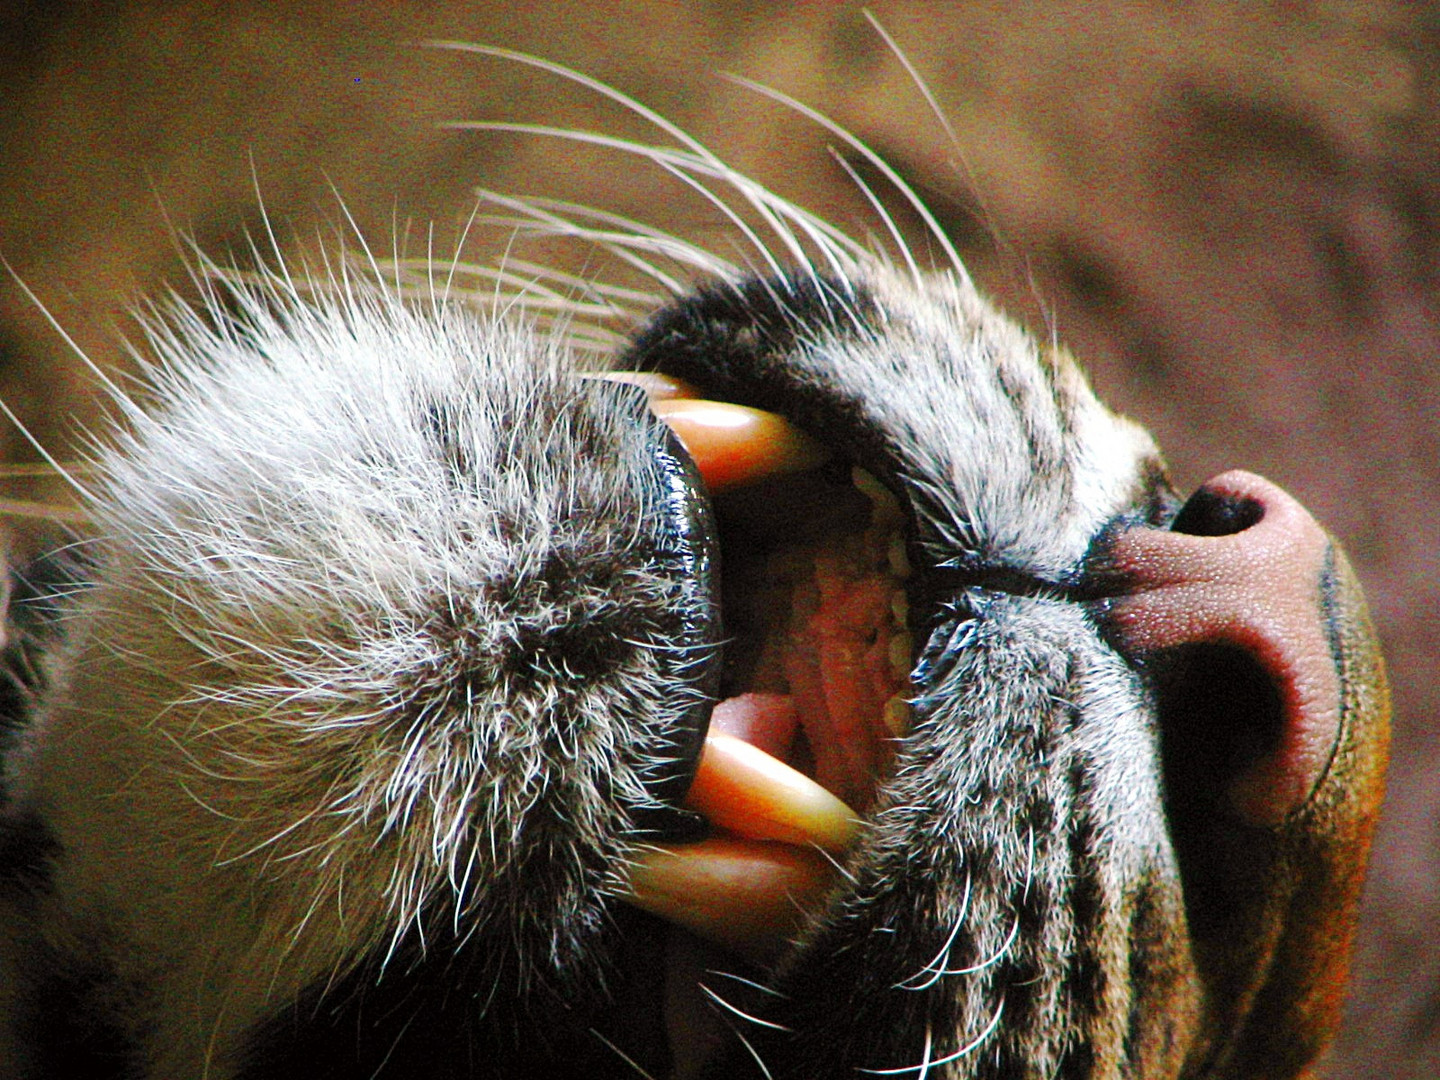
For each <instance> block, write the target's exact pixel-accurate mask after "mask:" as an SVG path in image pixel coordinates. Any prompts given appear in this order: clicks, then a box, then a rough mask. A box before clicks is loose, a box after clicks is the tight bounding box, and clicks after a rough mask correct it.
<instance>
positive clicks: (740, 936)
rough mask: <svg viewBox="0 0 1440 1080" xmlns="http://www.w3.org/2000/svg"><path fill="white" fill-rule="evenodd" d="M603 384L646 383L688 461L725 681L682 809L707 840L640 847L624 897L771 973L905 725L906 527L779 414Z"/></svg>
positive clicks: (813, 906)
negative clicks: (716, 561) (700, 493)
mask: <svg viewBox="0 0 1440 1080" xmlns="http://www.w3.org/2000/svg"><path fill="white" fill-rule="evenodd" d="M608 377H609V378H615V379H619V380H622V381H626V382H634V383H638V384H639V385H642V386H644V387H645V389H646V390H647V392H648V394H649V397H650V408H651V409H652V411H653V412H655V413H656V414H657V415H658V416H659V417H660V418H661V419H662V420H663V421H664V422H665V423H666V424H667V425H668V426H669V428H670V429H671V431H673V432H674V433H675V435H676V436H677V438H678V439H679V441H680V442H681V443H682V445H683V446H684V447H685V449H686V451H687V452H688V454H689V456H690V458H691V459H692V460H693V462H694V464H695V466H696V471H697V472H698V474H699V476H700V478H701V480H702V481H703V483H704V486H705V487H706V489H707V492H706V493H705V494H706V495H708V498H709V501H710V505H711V507H712V509H713V512H714V518H715V522H716V526H717V532H718V534H719V542H720V549H721V562H722V565H723V569H722V573H721V575H720V577H721V582H722V587H721V592H722V595H721V608H722V611H723V616H724V623H725V643H724V649H723V661H722V664H723V669H722V671H721V674H720V678H719V692H718V694H717V695H716V701H717V703H716V704H715V706H714V709H713V712H712V714H711V717H710V732H709V735H708V737H707V739H706V741H705V745H704V749H703V751H702V753H701V755H700V759H699V762H698V764H697V765H696V767H695V770H694V778H693V782H692V783H691V786H690V789H689V793H688V795H686V797H685V799H684V801H683V806H684V807H685V808H686V809H688V810H691V811H694V812H697V813H699V814H701V815H702V816H703V817H704V818H705V819H706V820H707V822H708V823H709V826H710V835H709V836H708V837H706V838H705V839H703V840H700V841H698V842H692V843H675V844H660V845H656V846H654V847H651V848H647V849H646V850H645V851H644V852H642V854H641V856H640V858H639V860H638V862H637V864H636V865H635V867H634V868H633V873H632V876H631V882H630V887H631V896H630V897H629V899H630V900H631V902H633V903H635V904H636V905H637V906H639V907H641V908H644V909H646V910H648V911H650V912H652V913H653V914H657V915H660V916H661V917H663V918H665V919H667V920H669V921H670V922H672V923H675V924H678V925H680V926H682V927H684V928H686V929H688V930H690V931H693V932H695V933H697V934H698V935H699V936H700V937H702V938H704V939H707V940H709V941H711V942H713V943H717V944H720V945H721V946H723V947H725V948H726V949H728V950H730V951H732V952H735V953H737V954H739V955H741V956H744V957H746V958H748V959H751V960H755V961H759V962H761V963H770V962H773V961H774V960H775V959H776V958H777V957H778V956H779V955H781V954H782V953H783V951H784V949H785V947H786V946H787V945H788V944H789V943H790V942H791V941H793V940H794V939H795V938H796V937H797V935H798V933H799V931H800V929H801V928H802V926H803V925H804V922H805V920H806V918H807V917H808V916H810V915H812V914H814V913H815V912H816V911H818V910H819V909H820V908H821V907H823V905H824V902H825V899H826V897H827V896H828V894H829V893H830V892H831V891H832V890H833V888H834V887H835V885H836V884H837V882H838V880H839V871H838V869H837V860H838V859H839V857H840V856H841V855H843V853H844V851H845V849H846V848H847V847H848V846H849V845H850V844H851V842H852V841H853V839H854V837H855V835H856V831H857V827H858V822H859V819H860V816H861V815H862V814H864V813H866V812H867V811H868V810H869V809H870V808H871V806H872V804H873V802H874V801H875V796H876V791H877V788H878V786H879V784H880V783H881V781H882V780H883V779H884V778H885V777H886V776H888V775H889V773H890V772H891V770H892V768H893V764H894V758H895V752H896V748H897V741H898V739H899V738H900V737H902V736H903V735H904V734H905V733H906V732H907V730H908V727H909V723H910V712H909V705H908V703H907V698H908V697H909V696H910V695H911V693H912V691H911V686H910V681H909V672H910V669H911V666H912V660H913V643H912V638H911V633H910V617H909V601H908V599H907V593H906V582H907V579H908V578H909V576H910V567H909V565H908V559H907V556H906V545H905V540H904V526H905V515H904V512H903V510H902V508H901V506H900V503H899V502H898V500H897V499H896V497H895V496H894V495H893V494H892V493H891V492H890V491H889V490H888V489H887V488H885V487H884V486H883V485H882V484H881V483H880V482H879V481H877V480H876V479H875V478H874V477H873V476H871V475H870V474H869V473H867V472H866V471H864V470H863V469H861V468H859V467H858V466H855V465H853V464H852V463H850V462H848V461H846V460H844V459H843V458H842V457H840V456H839V455H837V454H836V453H834V452H833V451H831V450H830V449H828V448H826V447H824V446H822V445H821V444H819V443H817V442H816V441H815V440H814V439H812V438H811V437H809V436H807V435H805V434H804V433H802V432H800V431H799V430H798V429H796V428H795V427H793V426H792V425H791V424H789V423H788V422H787V421H785V420H784V419H783V418H781V417H779V416H778V415H776V414H774V413H768V412H761V411H759V410H755V409H750V408H747V407H744V406H739V405H732V404H728V403H724V402H714V401H705V400H702V399H699V398H698V396H696V392H695V391H694V390H693V389H692V388H690V387H688V386H686V385H685V384H683V383H679V382H677V381H675V380H672V379H667V378H664V377H657V376H652V375H639V374H635V373H617V374H614V375H611V376H608Z"/></svg>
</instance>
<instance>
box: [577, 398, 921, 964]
mask: <svg viewBox="0 0 1440 1080" xmlns="http://www.w3.org/2000/svg"><path fill="white" fill-rule="evenodd" d="M592 377H595V378H602V379H610V380H614V381H619V382H627V383H632V384H634V385H637V386H641V387H643V388H644V389H645V391H646V392H647V394H648V395H649V401H650V408H651V410H652V411H653V412H654V413H655V414H656V415H657V416H658V417H659V418H660V419H661V420H663V421H664V422H665V423H666V425H667V426H669V427H670V429H671V430H672V431H674V432H675V435H676V436H677V437H678V438H679V440H680V442H681V443H682V444H683V445H684V446H685V449H686V451H687V452H688V453H689V455H690V457H691V458H692V460H693V461H694V462H695V465H696V468H697V470H698V471H699V473H700V475H701V477H702V478H703V480H704V481H705V484H706V486H707V488H708V489H709V490H710V492H711V493H712V494H713V493H716V492H721V491H724V490H726V489H729V488H735V487H741V486H744V485H746V484H750V483H754V482H756V481H757V480H760V479H763V478H765V477H768V476H776V475H781V474H786V473H795V472H803V471H806V470H809V469H813V468H815V467H817V466H819V465H821V464H823V463H824V462H825V461H827V460H828V459H829V458H830V457H831V453H830V451H829V450H828V449H826V447H825V446H824V445H823V444H821V443H819V442H817V441H816V440H815V439H813V438H812V437H811V436H809V435H807V434H805V433H804V432H803V431H801V430H799V429H798V428H796V427H795V426H794V425H793V424H791V423H790V422H789V421H787V420H785V419H784V418H783V417H781V416H778V415H776V414H775V413H770V412H764V411H762V410H759V409H752V408H749V407H747V406H743V405H735V404H731V403H729V402H722V401H711V400H706V399H703V398H700V397H699V396H698V394H697V391H696V390H695V389H694V388H693V387H691V386H689V385H687V384H685V383H683V382H682V381H680V380H678V379H673V378H670V377H669V376H664V375H658V374H652V373H645V372H610V373H605V374H602V375H596V376H592ZM852 479H853V481H854V484H855V486H856V487H857V488H858V489H859V490H860V492H861V493H862V494H864V495H865V496H866V498H868V499H869V500H870V503H871V507H872V509H871V523H872V526H874V527H878V528H880V529H882V530H885V531H887V532H889V533H890V539H889V542H888V545H887V549H886V563H887V569H888V573H889V576H890V577H891V579H892V581H893V585H894V588H893V590H892V592H891V596H890V614H891V618H892V625H891V636H890V639H889V660H890V664H891V666H892V668H893V669H894V671H895V673H896V676H897V679H901V680H903V679H904V678H905V676H906V675H908V672H909V670H910V666H911V656H912V638H911V634H910V632H909V629H908V625H907V624H908V618H909V610H908V607H909V605H908V601H907V599H906V594H905V590H904V582H905V580H906V579H907V578H908V577H909V576H910V572H911V570H910V564H909V559H908V557H907V555H906V549H905V542H904V538H903V536H902V533H901V529H902V528H903V526H904V520H905V519H904V512H903V511H902V509H901V507H900V503H899V501H898V500H897V499H896V498H895V496H894V495H893V494H892V493H891V492H890V491H889V490H888V489H887V488H886V487H885V486H884V485H883V484H881V483H880V482H879V481H878V480H877V479H876V478H875V477H874V476H872V475H870V474H869V473H868V472H866V471H865V470H863V469H861V468H859V467H858V466H857V467H856V468H855V469H854V470H853V471H852ZM883 721H884V724H885V727H886V729H887V730H888V731H889V732H890V733H891V734H892V735H894V736H896V737H899V736H902V735H904V734H905V733H906V732H908V730H909V728H910V722H911V717H910V705H909V703H908V702H907V701H906V700H905V698H904V697H903V696H902V695H898V694H897V695H896V696H894V697H892V698H891V699H890V700H889V701H887V702H886V704H885V706H884V712H883ZM685 805H686V806H687V807H688V808H690V809H693V810H696V811H698V812H699V813H701V814H703V815H704V816H705V817H706V818H707V819H708V820H709V821H710V822H711V823H712V825H714V826H715V827H716V828H717V829H718V830H722V831H721V832H720V833H719V834H717V835H715V836H712V837H710V838H709V839H706V840H703V841H700V842H698V843H691V844H684V845H676V846H662V847H654V848H647V849H646V850H645V851H643V852H642V853H641V854H640V855H639V856H638V857H637V859H636V861H635V862H634V864H633V865H632V867H631V872H630V880H629V885H628V892H627V895H626V899H627V900H628V901H629V902H631V903H633V904H636V905H637V906H639V907H641V908H644V909H645V910H647V911H650V912H651V913H653V914H656V915H659V916H661V917H662V918H666V919H669V920H670V921H672V922H675V923H678V924H680V925H682V926H684V927H686V928H687V929H689V930H692V931H694V932H695V933H698V934H700V935H701V936H702V937H705V938H707V939H709V940H712V941H715V942H717V943H719V944H721V945H724V946H726V947H728V948H730V949H732V950H734V951H736V952H738V953H740V954H741V955H744V956H747V957H750V958H751V959H754V960H757V961H760V962H767V961H769V960H772V959H774V958H775V956H776V955H778V953H779V952H780V951H781V950H782V949H783V947H784V945H785V943H786V942H787V941H788V940H790V939H791V938H792V937H793V936H794V934H795V932H796V930H797V928H798V926H799V925H800V923H801V921H802V913H803V912H804V911H805V910H806V909H810V908H813V907H814V906H815V905H816V904H819V903H820V902H822V900H823V897H824V895H825V894H826V893H828V891H829V890H830V889H831V888H832V887H833V885H834V883H835V880H836V874H837V871H836V864H835V861H834V860H835V857H836V856H837V855H839V854H840V853H842V852H843V851H844V850H845V849H846V848H848V847H849V846H850V844H851V843H852V842H853V841H854V839H855V836H856V833H857V830H858V824H859V823H858V820H857V817H858V815H856V813H855V812H854V811H853V810H852V809H851V808H850V807H849V806H847V805H846V804H845V803H844V802H842V801H841V800H840V799H838V798H837V797H836V796H835V795H833V794H831V793H830V792H829V791H827V790H826V789H825V788H823V787H821V786H820V785H819V784H817V783H815V781H813V780H811V779H810V778H809V777H807V776H805V775H804V774H802V773H800V772H798V771H796V770H795V769H793V768H791V767H790V766H789V765H787V764H786V763H784V762H783V761H780V760H779V759H777V758H774V757H772V756H771V755H769V754H767V753H765V752H764V751H763V750H760V749H759V748H757V747H754V746H751V745H750V744H748V743H746V742H744V741H743V740H740V739H737V738H734V737H733V736H729V735H725V734H721V733H712V734H711V735H710V736H709V737H708V738H707V739H706V743H705V749H704V751H703V752H702V755H701V759H700V763H699V767H698V768H697V771H696V777H695V781H694V783H693V785H692V788H691V791H690V794H689V796H688V797H687V798H686V801H685Z"/></svg>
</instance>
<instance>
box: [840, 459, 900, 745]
mask: <svg viewBox="0 0 1440 1080" xmlns="http://www.w3.org/2000/svg"><path fill="white" fill-rule="evenodd" d="M850 476H851V479H852V480H853V482H854V484H855V487H856V488H858V489H859V491H860V493H861V494H862V495H864V496H865V497H866V498H867V499H869V500H870V520H871V522H872V523H873V524H874V525H876V526H878V527H880V528H882V529H886V530H889V532H890V539H889V542H888V543H887V545H886V548H885V562H886V569H887V570H888V571H889V574H890V577H891V578H892V579H893V580H894V585H895V587H894V588H893V589H892V590H891V593H890V619H891V626H892V632H891V634H890V644H889V660H890V669H891V671H893V672H894V673H895V677H896V678H897V679H901V680H903V679H905V678H906V677H907V676H908V675H909V674H910V667H911V664H912V662H913V657H914V653H915V639H914V638H913V637H912V636H911V634H910V598H909V596H907V595H906V593H905V582H906V581H907V580H908V579H909V577H910V556H909V555H908V554H907V552H906V550H905V537H904V535H902V533H901V531H900V530H901V528H902V527H903V526H904V524H905V513H904V511H903V510H901V509H900V500H899V499H897V498H895V495H894V493H893V492H892V491H891V490H890V489H889V488H887V487H886V486H885V485H884V484H882V483H880V481H879V480H877V479H875V477H873V476H872V475H870V473H868V472H866V471H865V470H864V469H862V468H861V467H860V466H859V465H856V466H855V467H854V468H853V469H852V470H851V473H850ZM881 718H882V719H883V720H884V723H885V729H886V730H887V731H889V732H890V734H891V735H893V736H895V737H896V738H900V737H902V736H904V735H907V734H909V732H910V721H911V716H910V702H909V701H908V700H906V698H905V696H904V695H903V694H896V695H895V696H894V697H892V698H891V699H890V700H889V701H887V702H885V708H884V712H883V713H882V716H881Z"/></svg>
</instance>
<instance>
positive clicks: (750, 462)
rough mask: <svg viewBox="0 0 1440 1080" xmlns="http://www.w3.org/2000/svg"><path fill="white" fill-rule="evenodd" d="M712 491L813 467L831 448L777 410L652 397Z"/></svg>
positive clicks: (651, 406) (716, 402)
mask: <svg viewBox="0 0 1440 1080" xmlns="http://www.w3.org/2000/svg"><path fill="white" fill-rule="evenodd" d="M650 408H651V409H652V410H653V411H654V413H655V415H656V416H658V417H660V419H661V420H663V421H665V423H666V424H668V425H669V426H670V429H671V430H672V431H674V432H675V435H676V436H677V437H678V438H679V440H680V441H681V442H682V443H683V444H684V445H685V449H686V450H687V451H688V452H689V454H690V457H691V458H692V459H694V461H695V466H696V468H698V469H699V470H700V475H701V476H702V477H704V478H705V484H706V486H707V487H709V489H710V490H711V491H712V492H713V491H721V490H724V489H725V488H728V487H739V486H741V485H744V484H752V483H754V482H755V481H757V480H762V479H764V478H765V477H767V476H774V475H778V474H780V473H792V472H803V471H805V470H806V469H813V468H815V466H817V465H819V464H821V463H823V462H824V461H825V460H826V459H827V458H829V456H830V452H829V451H828V450H826V449H825V447H824V446H822V445H821V444H820V443H818V442H816V441H815V440H814V439H812V438H811V437H810V436H809V435H806V434H805V433H804V432H803V431H801V430H800V429H799V428H797V427H796V426H795V425H794V424H792V423H790V421H788V420H786V419H785V418H784V417H782V416H778V415H776V414H775V413H771V412H763V411H761V410H760V409H751V408H748V407H747V406H744V405H732V404H730V403H729V402H726V401H705V400H703V399H700V398H673V399H668V400H652V401H651V403H650Z"/></svg>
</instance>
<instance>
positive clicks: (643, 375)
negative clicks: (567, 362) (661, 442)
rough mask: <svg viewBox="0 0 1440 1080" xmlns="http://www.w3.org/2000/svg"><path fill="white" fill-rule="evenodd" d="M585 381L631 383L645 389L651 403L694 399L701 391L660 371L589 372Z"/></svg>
mask: <svg viewBox="0 0 1440 1080" xmlns="http://www.w3.org/2000/svg"><path fill="white" fill-rule="evenodd" d="M580 377H581V378H583V379H604V380H606V381H607V382H623V383H630V384H631V385H632V386H639V387H643V388H644V390H645V392H646V393H647V394H649V395H650V400H651V401H671V400H674V399H676V398H693V397H698V396H699V391H697V390H696V389H695V387H693V386H691V385H690V384H689V383H687V382H686V381H685V380H683V379H676V378H673V377H672V376H670V375H662V374H660V373H659V372H658V371H587V372H583V373H582V374H581V376H580Z"/></svg>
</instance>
